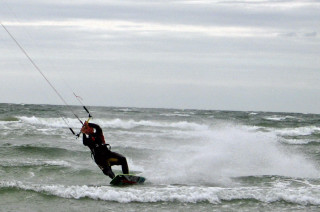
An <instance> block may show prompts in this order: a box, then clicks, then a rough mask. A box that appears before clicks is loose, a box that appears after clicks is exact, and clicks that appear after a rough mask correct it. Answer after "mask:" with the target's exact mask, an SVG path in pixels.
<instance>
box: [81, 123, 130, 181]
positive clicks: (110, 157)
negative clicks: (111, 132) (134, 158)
mask: <svg viewBox="0 0 320 212" xmlns="http://www.w3.org/2000/svg"><path fill="white" fill-rule="evenodd" d="M89 127H92V128H93V129H94V130H95V132H94V133H93V134H90V135H89V137H87V135H85V134H83V145H85V146H88V147H89V149H90V150H91V154H92V156H93V158H94V161H95V162H96V164H97V165H98V166H99V168H100V169H101V170H102V172H103V173H104V174H105V175H107V176H109V177H110V178H111V179H113V178H114V177H115V175H114V173H113V172H112V169H111V166H113V165H121V166H122V172H123V174H129V168H128V164H127V160H126V158H125V157H124V156H122V155H120V154H118V153H116V152H112V151H110V150H109V148H108V145H107V144H105V141H104V136H103V133H102V129H101V128H100V126H99V125H97V124H93V123H89Z"/></svg>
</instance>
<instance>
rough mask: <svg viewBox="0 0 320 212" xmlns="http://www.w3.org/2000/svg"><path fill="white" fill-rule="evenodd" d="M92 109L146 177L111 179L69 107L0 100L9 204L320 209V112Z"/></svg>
mask: <svg viewBox="0 0 320 212" xmlns="http://www.w3.org/2000/svg"><path fill="white" fill-rule="evenodd" d="M89 109H90V112H91V113H92V115H93V116H94V118H93V119H92V120H91V122H94V123H97V124H99V125H100V126H101V127H102V129H103V131H104V135H105V138H106V142H107V143H109V144H111V146H112V150H113V151H115V152H118V153H120V154H123V155H124V156H126V158H127V160H128V164H129V169H130V172H132V173H134V174H138V175H141V176H144V177H146V178H147V181H146V182H145V184H144V185H135V186H128V187H115V186H110V185H109V182H110V179H109V178H108V177H107V176H105V175H104V174H103V173H102V172H101V171H100V169H99V168H98V167H97V166H96V164H95V163H94V161H93V160H92V159H91V157H90V150H89V149H88V148H87V147H85V146H83V145H82V139H81V138H80V139H76V138H75V137H74V136H73V135H72V134H71V133H70V131H69V129H68V128H67V126H66V124H65V122H64V121H63V120H62V118H61V116H63V117H65V118H66V121H67V122H68V124H69V125H70V126H72V127H73V128H74V129H75V130H76V131H78V130H79V129H80V127H81V126H80V123H79V122H78V120H77V119H76V118H74V117H73V115H72V113H70V111H69V110H68V108H66V107H65V106H54V105H17V104H0V176H1V178H0V211H46V212H48V211H151V210H153V211H319V210H320V207H319V206H320V148H319V147H320V127H319V123H320V122H319V121H320V115H316V114H297V113H272V112H236V111H209V110H178V109H141V108H116V107H89ZM73 110H74V111H75V112H76V113H77V114H78V115H79V116H80V117H81V118H82V120H85V119H86V118H87V115H86V113H85V111H83V109H82V108H81V107H76V106H75V107H73ZM113 170H114V171H115V172H116V173H120V172H121V171H120V170H121V168H120V167H117V166H114V167H113Z"/></svg>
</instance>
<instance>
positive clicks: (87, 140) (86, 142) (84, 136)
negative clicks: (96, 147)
mask: <svg viewBox="0 0 320 212" xmlns="http://www.w3.org/2000/svg"><path fill="white" fill-rule="evenodd" d="M82 141H83V145H85V146H89V144H90V139H89V138H87V136H86V134H84V133H83V138H82Z"/></svg>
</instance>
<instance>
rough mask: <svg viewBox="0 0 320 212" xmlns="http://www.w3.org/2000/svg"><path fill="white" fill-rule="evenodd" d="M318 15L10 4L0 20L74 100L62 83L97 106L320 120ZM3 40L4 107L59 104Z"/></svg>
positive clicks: (0, 37)
mask: <svg viewBox="0 0 320 212" xmlns="http://www.w3.org/2000/svg"><path fill="white" fill-rule="evenodd" d="M319 9H320V4H319V3H318V2H317V1H303V2H301V1H152V2H150V1H129V0H128V1H121V2H120V1H99V0H93V1H85V0H82V1H77V2H75V1H69V0H67V1H51V0H48V1H37V0H32V1H28V2H25V1H22V0H11V1H5V6H4V7H1V9H0V18H1V20H2V22H3V23H4V24H5V25H6V26H7V27H8V28H9V29H10V31H11V32H12V33H13V34H14V35H15V36H16V38H17V39H18V41H19V42H20V43H21V44H22V45H23V46H24V48H25V49H26V50H27V51H28V53H29V54H30V55H31V56H32V57H33V59H34V60H35V61H36V63H37V64H38V65H39V67H41V69H42V70H43V71H44V72H45V73H46V75H48V78H49V79H51V80H52V81H53V82H54V84H55V85H56V87H57V88H58V90H59V91H61V92H62V93H63V95H64V96H66V97H67V99H68V100H70V101H72V100H71V99H73V97H72V96H70V93H72V92H70V88H66V87H67V86H66V84H68V85H69V87H71V88H72V89H74V90H75V91H77V93H79V94H81V96H82V97H84V98H85V100H86V101H87V102H88V103H89V104H93V105H112V106H139V107H179V108H206V109H228V110H272V111H295V112H319V111H320V109H319V108H320V107H319V106H320V101H317V100H316V99H320V98H319V97H320V96H319V95H320V93H319V92H318V91H319V89H320V86H319V84H318V82H317V79H319V77H320V76H319V75H320V73H319V67H320V62H319V60H318V56H319V54H320V43H319V34H318V30H319V26H320V25H319V20H320V13H319V12H318V11H319ZM0 41H1V45H0V48H1V52H3V53H2V54H1V56H0V70H1V71H0V73H1V75H2V76H5V77H1V78H2V81H1V82H0V83H1V84H2V85H1V91H0V96H1V99H0V101H1V102H18V103H20V102H26V103H61V102H59V99H57V98H56V97H55V96H54V95H55V94H53V93H52V91H50V88H48V86H47V85H46V84H45V82H42V81H41V80H42V79H41V76H38V75H37V73H36V72H35V71H34V70H33V67H32V66H31V65H30V64H29V63H28V61H27V60H26V59H25V58H24V55H23V54H22V53H21V52H19V50H18V49H17V47H16V46H15V44H14V43H13V42H12V41H11V40H10V38H9V37H8V35H7V34H6V33H5V31H3V30H2V31H0ZM21 73H23V74H22V75H21ZM29 75H30V76H32V78H33V79H34V80H31V81H28V80H26V79H27V78H28V76H29ZM4 79H5V80H4ZM35 81H37V82H39V83H37V84H35V83H34V82H35ZM17 85H19V86H18V88H16V87H17ZM84 85H85V86H87V87H88V88H89V89H85V90H84V89H83V86H84ZM93 90H98V91H99V92H97V93H95V95H92V93H93ZM18 91H19V92H18ZM41 93H46V94H47V93H48V94H50V93H51V94H52V95H45V96H43V95H42V94H41Z"/></svg>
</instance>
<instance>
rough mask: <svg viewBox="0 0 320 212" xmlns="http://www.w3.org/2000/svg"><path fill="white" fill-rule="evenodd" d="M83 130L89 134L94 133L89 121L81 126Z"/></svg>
mask: <svg viewBox="0 0 320 212" xmlns="http://www.w3.org/2000/svg"><path fill="white" fill-rule="evenodd" d="M81 132H82V133H84V134H87V135H90V134H93V132H94V130H93V128H92V127H90V126H89V125H88V122H85V123H84V125H83V127H82V128H81Z"/></svg>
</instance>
